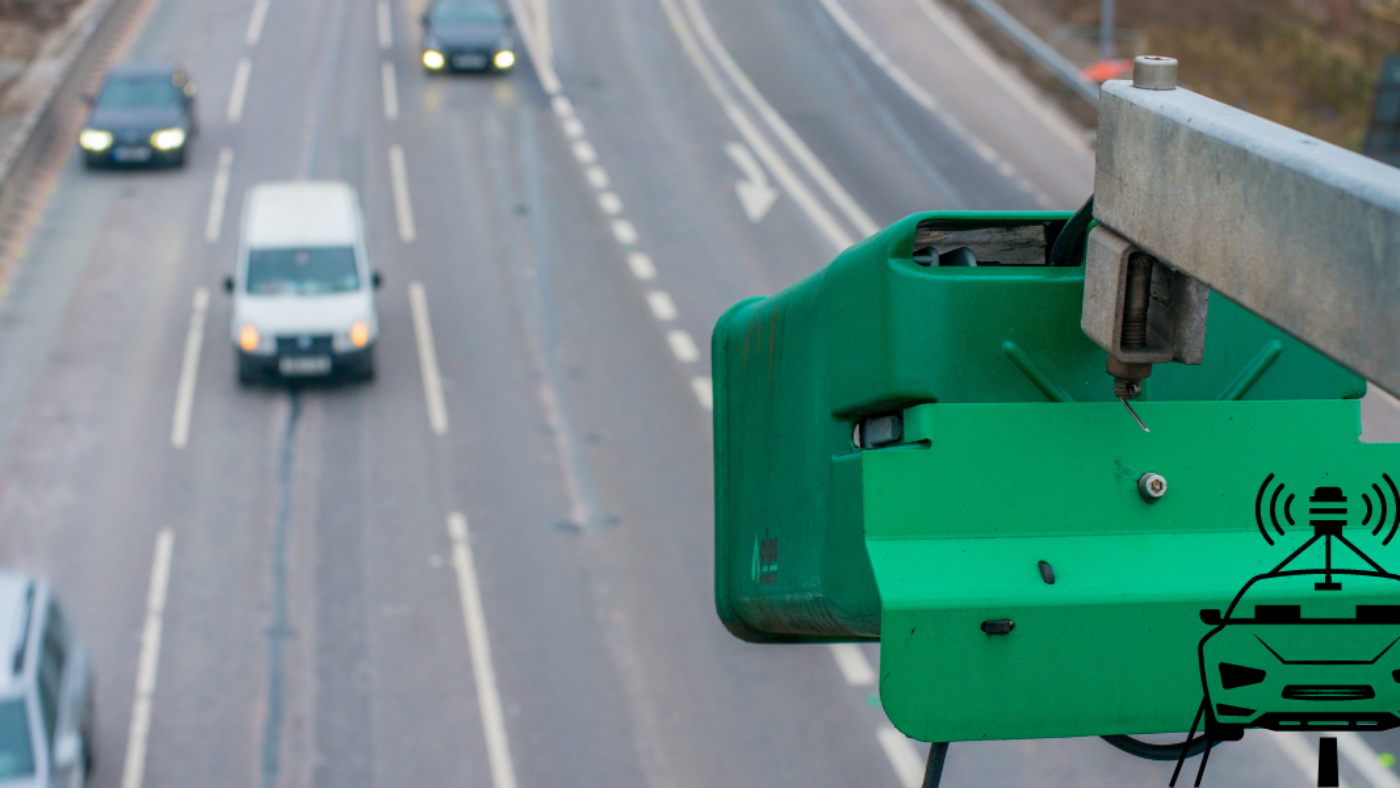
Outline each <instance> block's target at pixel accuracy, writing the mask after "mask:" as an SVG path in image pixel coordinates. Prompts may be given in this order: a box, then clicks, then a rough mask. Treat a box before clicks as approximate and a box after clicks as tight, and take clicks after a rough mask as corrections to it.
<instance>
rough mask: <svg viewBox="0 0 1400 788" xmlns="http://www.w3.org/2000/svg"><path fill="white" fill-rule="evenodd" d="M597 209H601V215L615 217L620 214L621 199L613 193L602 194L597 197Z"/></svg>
mask: <svg viewBox="0 0 1400 788" xmlns="http://www.w3.org/2000/svg"><path fill="white" fill-rule="evenodd" d="M598 207H599V208H602V209H603V213H605V214H607V215H609V216H616V215H618V214H620V213H622V198H621V197H618V196H617V194H616V193H615V192H603V193H602V194H600V195H598Z"/></svg>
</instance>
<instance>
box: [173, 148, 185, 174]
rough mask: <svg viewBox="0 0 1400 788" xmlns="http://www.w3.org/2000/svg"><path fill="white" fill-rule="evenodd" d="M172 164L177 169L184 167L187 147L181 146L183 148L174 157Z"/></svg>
mask: <svg viewBox="0 0 1400 788" xmlns="http://www.w3.org/2000/svg"><path fill="white" fill-rule="evenodd" d="M170 166H172V167H174V168H175V169H177V170H178V169H182V168H184V166H185V149H184V148H181V149H180V152H179V153H177V154H175V158H174V159H173V160H171V162H170Z"/></svg>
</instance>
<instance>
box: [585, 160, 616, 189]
mask: <svg viewBox="0 0 1400 788" xmlns="http://www.w3.org/2000/svg"><path fill="white" fill-rule="evenodd" d="M583 177H584V178H585V179H587V180H588V185H589V186H592V187H593V188H595V189H606V188H608V186H609V185H610V184H611V183H612V181H611V180H610V179H609V178H608V171H607V170H605V169H603V168H602V167H599V166H598V165H596V164H595V165H593V166H592V167H589V168H587V169H585V170H584V171H583Z"/></svg>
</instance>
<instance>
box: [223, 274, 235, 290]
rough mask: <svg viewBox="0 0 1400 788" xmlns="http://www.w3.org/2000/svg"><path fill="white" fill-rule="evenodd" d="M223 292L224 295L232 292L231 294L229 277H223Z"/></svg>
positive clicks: (231, 283) (231, 288)
mask: <svg viewBox="0 0 1400 788" xmlns="http://www.w3.org/2000/svg"><path fill="white" fill-rule="evenodd" d="M224 292H225V293H232V292H233V277H231V276H226V277H224Z"/></svg>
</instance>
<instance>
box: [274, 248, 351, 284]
mask: <svg viewBox="0 0 1400 788" xmlns="http://www.w3.org/2000/svg"><path fill="white" fill-rule="evenodd" d="M359 289H360V272H359V270H358V268H356V266H355V249H354V248H353V247H350V246H313V247H308V248H304V249H253V250H251V251H249V252H248V276H247V292H248V293H250V294H252V295H325V294H330V293H350V292H353V291H355V290H359Z"/></svg>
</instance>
